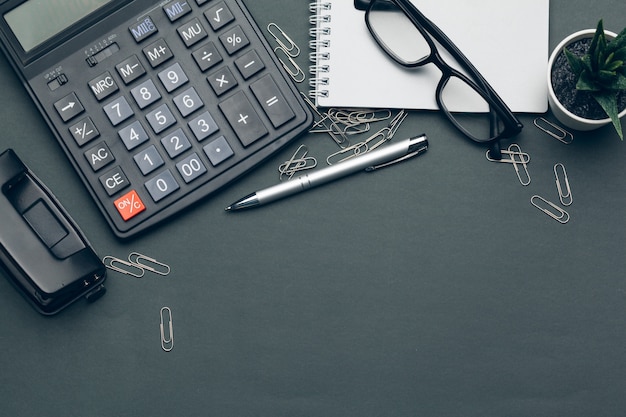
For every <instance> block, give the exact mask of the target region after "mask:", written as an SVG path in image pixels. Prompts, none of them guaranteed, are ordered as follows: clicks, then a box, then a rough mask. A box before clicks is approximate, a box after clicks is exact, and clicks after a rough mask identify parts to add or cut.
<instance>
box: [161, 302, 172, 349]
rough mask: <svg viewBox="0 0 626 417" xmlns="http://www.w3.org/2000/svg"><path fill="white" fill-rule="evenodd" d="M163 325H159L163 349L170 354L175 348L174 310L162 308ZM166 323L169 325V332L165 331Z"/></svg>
mask: <svg viewBox="0 0 626 417" xmlns="http://www.w3.org/2000/svg"><path fill="white" fill-rule="evenodd" d="M160 316H161V323H160V325H159V327H160V329H161V348H162V349H163V350H164V351H166V352H169V351H171V350H172V349H173V348H174V325H173V320H172V310H171V309H170V308H169V307H162V308H161V312H160ZM165 323H167V328H168V331H167V332H166V331H165V327H166V326H165Z"/></svg>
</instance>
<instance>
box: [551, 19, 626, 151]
mask: <svg viewBox="0 0 626 417" xmlns="http://www.w3.org/2000/svg"><path fill="white" fill-rule="evenodd" d="M548 101H549V103H550V108H551V109H552V112H553V113H554V115H555V117H556V118H557V119H558V120H559V121H560V122H561V123H563V124H564V125H565V126H568V127H570V128H572V129H575V130H592V129H596V128H598V127H601V126H605V125H607V124H610V123H613V126H614V127H615V130H616V131H617V133H618V135H619V136H620V138H621V139H622V140H623V139H624V133H623V130H622V127H621V122H620V117H623V116H624V115H626V28H625V29H624V30H622V31H621V32H620V34H619V35H616V34H615V33H613V32H609V31H605V30H604V26H603V23H602V20H600V21H599V22H598V26H597V28H596V29H595V31H594V29H587V30H582V31H579V32H576V33H573V34H572V35H570V36H568V37H567V38H565V39H564V40H563V41H562V42H561V43H560V44H559V45H558V46H557V47H556V48H555V49H554V51H553V52H552V55H551V56H550V60H549V61H548Z"/></svg>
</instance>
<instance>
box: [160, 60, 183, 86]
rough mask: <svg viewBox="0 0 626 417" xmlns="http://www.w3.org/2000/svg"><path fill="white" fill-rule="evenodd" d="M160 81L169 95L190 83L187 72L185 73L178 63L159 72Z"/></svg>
mask: <svg viewBox="0 0 626 417" xmlns="http://www.w3.org/2000/svg"><path fill="white" fill-rule="evenodd" d="M159 79H160V80H161V83H162V84H163V87H165V89H166V90H167V92H168V93H171V92H172V91H174V90H176V89H177V88H178V87H180V86H181V85H183V84H185V83H186V82H187V81H189V79H188V78H187V75H186V74H185V71H183V69H182V68H181V66H180V64H179V63H176V64H174V65H172V66H170V67H168V68H166V69H164V70H163V71H161V72H159Z"/></svg>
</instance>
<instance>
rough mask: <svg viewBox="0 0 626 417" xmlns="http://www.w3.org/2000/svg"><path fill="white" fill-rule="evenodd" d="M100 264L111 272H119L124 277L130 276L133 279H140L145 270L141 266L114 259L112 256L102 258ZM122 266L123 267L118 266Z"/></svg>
mask: <svg viewBox="0 0 626 417" xmlns="http://www.w3.org/2000/svg"><path fill="white" fill-rule="evenodd" d="M102 263H103V264H104V266H106V267H107V268H109V269H112V270H113V271H117V272H121V273H122V274H124V275H130V276H133V277H135V278H141V277H143V275H144V274H145V272H146V271H145V270H144V269H143V267H142V266H141V265H137V264H134V263H132V262H129V261H125V260H123V259H119V258H116V257H114V256H105V257H104V258H102ZM118 264H119V265H123V267H121V266H118Z"/></svg>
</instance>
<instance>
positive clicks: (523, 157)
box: [485, 149, 530, 164]
mask: <svg viewBox="0 0 626 417" xmlns="http://www.w3.org/2000/svg"><path fill="white" fill-rule="evenodd" d="M501 152H502V155H508V156H509V158H508V159H505V158H502V159H495V158H492V157H491V156H490V155H489V150H487V153H486V154H485V156H486V157H487V160H488V161H490V162H501V163H505V164H527V163H529V162H530V155H529V154H527V153H526V152H515V151H510V150H508V149H507V150H506V151H505V150H503V151H501ZM515 156H519V160H517V159H514V157H515Z"/></svg>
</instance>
